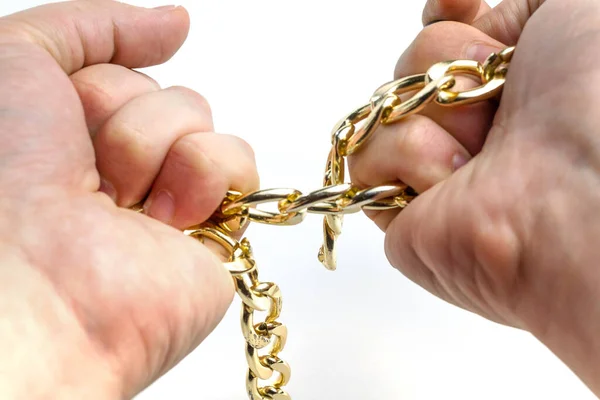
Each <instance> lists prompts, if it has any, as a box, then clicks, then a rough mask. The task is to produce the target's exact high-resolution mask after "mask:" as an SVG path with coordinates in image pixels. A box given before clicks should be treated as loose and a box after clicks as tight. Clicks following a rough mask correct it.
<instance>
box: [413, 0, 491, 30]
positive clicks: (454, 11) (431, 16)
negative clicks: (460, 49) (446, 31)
mask: <svg viewBox="0 0 600 400" xmlns="http://www.w3.org/2000/svg"><path fill="white" fill-rule="evenodd" d="M486 6H487V4H486V3H485V1H482V0H429V1H427V4H426V5H425V8H424V9H423V15H422V22H423V26H428V25H432V24H434V23H436V22H441V21H454V22H462V23H465V24H470V23H472V22H473V21H474V20H475V19H476V18H477V16H478V15H479V14H480V13H481V11H480V10H481V9H482V8H483V9H485V8H489V7H486Z"/></svg>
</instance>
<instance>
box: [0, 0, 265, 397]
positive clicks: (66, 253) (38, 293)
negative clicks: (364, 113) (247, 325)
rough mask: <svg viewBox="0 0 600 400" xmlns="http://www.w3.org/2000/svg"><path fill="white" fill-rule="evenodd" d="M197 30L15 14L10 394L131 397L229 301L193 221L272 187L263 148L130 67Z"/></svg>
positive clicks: (76, 5) (204, 331) (7, 323)
mask: <svg viewBox="0 0 600 400" xmlns="http://www.w3.org/2000/svg"><path fill="white" fill-rule="evenodd" d="M188 28H189V17H188V14H187V12H186V11H185V10H184V9H183V8H181V7H167V8H162V9H142V8H136V7H131V6H127V5H124V4H120V3H117V2H112V1H76V2H69V3H63V4H53V5H47V6H42V7H40V8H35V9H31V10H27V11H24V12H22V13H18V14H15V15H11V16H7V17H4V18H0V92H1V93H2V95H1V96H0V143H2V145H0V221H1V222H0V316H1V318H0V338H1V340H0V354H1V355H2V356H1V357H0V397H1V398H3V399H121V398H122V399H126V398H131V397H133V396H134V395H135V394H136V393H138V392H139V391H141V390H142V389H143V388H145V387H146V386H148V385H149V384H150V383H151V382H152V381H154V380H155V379H157V378H158V377H159V376H160V375H162V374H163V373H165V372H166V371H167V370H168V369H169V368H171V367H172V366H173V365H175V364H176V363H177V362H178V361H179V360H180V359H181V358H183V357H184V356H185V355H187V354H188V353H189V352H190V351H191V350H192V349H193V348H195V347H196V346H197V345H198V344H199V343H200V342H201V341H202V340H203V339H204V338H205V337H206V336H207V335H208V334H209V333H210V332H211V331H212V329H213V328H214V327H215V326H216V324H217V323H218V322H219V321H220V320H221V318H222V316H223V314H224V313H225V311H226V310H227V308H228V306H229V304H230V301H231V299H232V297H233V294H234V290H233V284H232V279H231V276H230V275H229V273H228V272H227V271H226V269H225V268H224V267H223V265H222V261H221V259H220V258H219V257H217V255H216V254H213V253H212V252H211V251H210V250H209V249H207V248H206V247H205V246H204V245H202V244H200V243H199V242H197V241H196V240H194V239H191V238H188V237H184V235H183V234H182V233H181V231H180V229H182V228H185V227H188V226H191V225H193V224H198V223H201V222H203V221H205V220H206V219H207V218H208V217H209V216H210V215H211V214H212V213H213V212H214V210H215V209H216V208H217V206H218V205H219V204H220V202H221V201H222V199H223V198H224V196H225V194H226V191H227V190H228V189H230V188H231V189H235V190H239V191H242V192H248V191H251V190H256V189H257V188H258V186H259V183H258V176H257V172H256V167H255V163H254V155H253V153H252V150H251V149H250V147H249V146H248V145H247V144H246V143H245V142H243V141H242V140H240V139H237V138H236V137H233V136H230V135H220V134H217V133H214V127H213V124H212V117H211V112H210V108H209V106H208V103H207V102H206V100H204V99H203V98H202V96H200V95H199V94H198V93H196V92H194V91H192V90H190V89H186V88H182V87H172V88H166V89H161V88H160V87H159V85H158V84H157V83H156V82H155V81H153V80H152V79H151V78H149V77H147V76H144V75H142V74H140V73H138V72H134V71H132V70H131V69H130V68H136V67H145V66H149V65H155V64H160V63H162V62H165V61H167V60H168V59H169V58H170V57H171V56H172V55H173V54H174V53H175V51H176V50H177V49H178V48H179V47H180V46H181V44H182V43H183V41H184V40H185V38H186V36H187V32H188ZM223 149H227V150H226V151H223ZM147 194H148V199H147V200H146V202H145V204H144V207H145V213H144V214H137V213H135V212H133V211H130V210H128V209H127V207H129V206H132V205H133V204H135V203H137V202H139V201H141V200H143V199H144V198H145V196H146V195H147Z"/></svg>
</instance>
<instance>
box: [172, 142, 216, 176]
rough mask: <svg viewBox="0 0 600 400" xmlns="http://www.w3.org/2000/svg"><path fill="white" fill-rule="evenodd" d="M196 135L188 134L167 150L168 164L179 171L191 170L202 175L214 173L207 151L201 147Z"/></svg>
mask: <svg viewBox="0 0 600 400" xmlns="http://www.w3.org/2000/svg"><path fill="white" fill-rule="evenodd" d="M199 139H200V138H199V136H198V135H196V134H189V135H185V136H183V137H181V138H179V139H178V140H177V141H176V142H175V143H174V144H173V145H172V146H171V150H169V155H168V158H169V160H168V161H169V163H170V164H171V165H172V166H174V167H177V168H179V169H184V170H192V171H195V172H196V173H200V174H204V173H208V172H211V170H214V171H213V172H216V171H217V170H218V169H217V168H214V166H213V163H212V161H211V159H210V157H208V155H207V149H206V148H205V147H204V146H203V144H202V140H199Z"/></svg>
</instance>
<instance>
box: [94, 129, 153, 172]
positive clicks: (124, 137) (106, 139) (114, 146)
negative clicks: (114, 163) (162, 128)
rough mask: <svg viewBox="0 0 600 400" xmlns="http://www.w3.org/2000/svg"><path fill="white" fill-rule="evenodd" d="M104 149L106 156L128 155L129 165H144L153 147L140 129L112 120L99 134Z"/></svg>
mask: <svg viewBox="0 0 600 400" xmlns="http://www.w3.org/2000/svg"><path fill="white" fill-rule="evenodd" d="M98 139H99V140H100V141H101V144H102V146H101V147H102V148H103V149H104V154H103V155H104V156H108V157H111V158H113V157H120V156H122V155H123V154H125V155H126V158H125V160H127V163H128V164H132V165H140V164H142V165H143V164H144V163H145V160H146V159H148V154H152V153H153V146H152V143H151V142H150V140H149V139H148V137H146V135H145V134H144V132H143V130H142V129H141V128H140V127H137V126H135V125H133V124H131V123H128V122H126V121H124V120H122V119H111V120H109V121H108V122H107V123H106V125H105V126H104V127H102V129H101V131H100V133H99V134H98Z"/></svg>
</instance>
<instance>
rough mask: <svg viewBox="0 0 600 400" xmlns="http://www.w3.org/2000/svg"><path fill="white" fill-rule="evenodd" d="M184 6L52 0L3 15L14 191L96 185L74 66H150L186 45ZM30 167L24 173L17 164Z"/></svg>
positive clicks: (5, 132)
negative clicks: (74, 83)
mask: <svg viewBox="0 0 600 400" xmlns="http://www.w3.org/2000/svg"><path fill="white" fill-rule="evenodd" d="M188 26H189V19H188V15H187V13H186V11H185V10H184V9H183V8H174V9H170V10H168V9H167V10H164V9H163V10H146V9H141V8H136V7H132V6H127V5H125V4H121V3H118V2H113V1H96V2H94V1H76V2H69V3H59V4H51V5H46V6H42V7H38V8H35V9H31V10H28V11H24V12H22V13H18V14H13V15H11V16H8V17H3V18H0V39H1V44H0V46H1V51H0V91H2V93H8V94H9V95H7V96H3V97H2V98H0V109H1V110H4V112H3V117H2V119H1V120H0V141H2V146H0V157H1V158H2V159H3V162H4V165H5V168H4V169H3V170H2V171H1V172H0V181H1V182H5V183H6V185H5V187H7V188H10V190H11V191H13V192H14V193H13V194H14V195H19V193H22V192H23V190H25V189H30V188H32V187H41V186H43V185H46V186H47V185H60V186H63V187H69V188H70V189H74V188H76V189H78V190H87V191H95V190H97V188H98V181H99V180H98V173H97V171H96V168H95V159H94V151H93V147H92V144H91V142H90V140H89V134H88V131H87V129H86V124H85V118H84V114H83V110H82V108H81V104H80V101H79V97H78V96H77V93H76V91H75V90H74V89H73V86H72V84H71V81H70V80H69V78H68V76H67V74H71V73H73V72H75V71H76V70H78V69H80V68H82V67H84V66H86V65H92V64H98V63H107V62H112V63H116V64H121V65H123V66H126V67H143V66H148V65H152V64H157V63H160V62H163V61H165V60H167V59H168V58H169V57H170V56H171V55H172V54H173V53H174V52H175V51H176V50H177V48H178V47H179V46H180V45H181V43H182V42H183V40H184V39H185V37H186V35H187V31H188ZM23 170H26V171H27V173H26V174H24V176H26V178H25V179H19V178H17V177H16V174H15V173H14V171H23Z"/></svg>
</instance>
